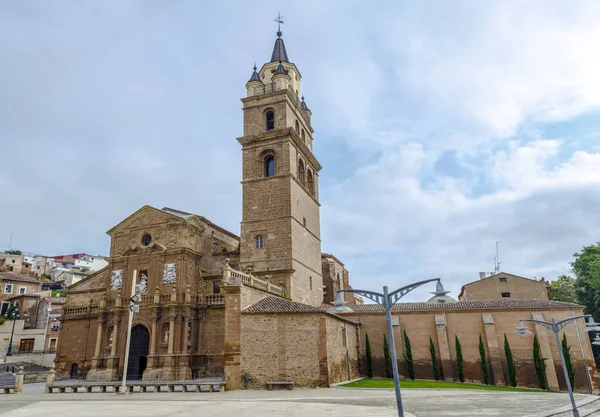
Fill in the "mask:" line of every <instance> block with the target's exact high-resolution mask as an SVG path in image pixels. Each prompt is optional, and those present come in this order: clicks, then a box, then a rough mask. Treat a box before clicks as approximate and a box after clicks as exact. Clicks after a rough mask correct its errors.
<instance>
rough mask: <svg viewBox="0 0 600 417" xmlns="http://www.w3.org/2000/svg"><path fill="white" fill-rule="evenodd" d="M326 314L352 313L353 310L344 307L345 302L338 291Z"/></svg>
mask: <svg viewBox="0 0 600 417" xmlns="http://www.w3.org/2000/svg"><path fill="white" fill-rule="evenodd" d="M327 312H328V313H333V314H336V313H353V312H354V310H352V309H351V308H350V307H348V306H346V301H344V299H343V298H342V293H341V292H340V291H338V293H337V294H336V296H335V301H334V302H333V307H330V308H329V309H328V310H327Z"/></svg>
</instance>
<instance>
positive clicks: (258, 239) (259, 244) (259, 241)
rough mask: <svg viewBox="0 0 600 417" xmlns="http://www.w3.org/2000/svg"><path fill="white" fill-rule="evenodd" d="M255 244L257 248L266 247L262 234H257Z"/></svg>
mask: <svg viewBox="0 0 600 417" xmlns="http://www.w3.org/2000/svg"><path fill="white" fill-rule="evenodd" d="M255 246H256V249H263V248H264V247H265V246H264V241H263V237H262V236H256V238H255Z"/></svg>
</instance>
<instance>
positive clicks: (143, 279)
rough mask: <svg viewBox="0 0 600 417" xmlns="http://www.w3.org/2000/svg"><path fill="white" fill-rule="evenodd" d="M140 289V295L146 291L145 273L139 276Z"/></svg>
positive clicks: (146, 276) (146, 279)
mask: <svg viewBox="0 0 600 417" xmlns="http://www.w3.org/2000/svg"><path fill="white" fill-rule="evenodd" d="M140 289H141V290H140V292H142V293H146V292H147V291H148V275H146V272H142V275H141V276H140Z"/></svg>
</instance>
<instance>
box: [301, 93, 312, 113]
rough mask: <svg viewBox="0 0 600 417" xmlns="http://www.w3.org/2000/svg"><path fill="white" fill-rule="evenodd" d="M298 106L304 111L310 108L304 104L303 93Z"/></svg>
mask: <svg viewBox="0 0 600 417" xmlns="http://www.w3.org/2000/svg"><path fill="white" fill-rule="evenodd" d="M300 108H301V109H302V110H305V111H310V109H309V108H308V106H307V105H306V102H305V101H304V95H302V101H301V102H300Z"/></svg>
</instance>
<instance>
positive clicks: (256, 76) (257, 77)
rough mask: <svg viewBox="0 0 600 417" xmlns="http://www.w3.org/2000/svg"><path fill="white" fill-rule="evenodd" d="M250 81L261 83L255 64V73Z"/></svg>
mask: <svg viewBox="0 0 600 417" xmlns="http://www.w3.org/2000/svg"><path fill="white" fill-rule="evenodd" d="M250 81H258V82H261V83H262V81H261V80H260V77H259V75H258V72H256V63H255V64H254V72H253V73H252V76H251V77H250V79H249V80H248V82H250Z"/></svg>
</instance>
